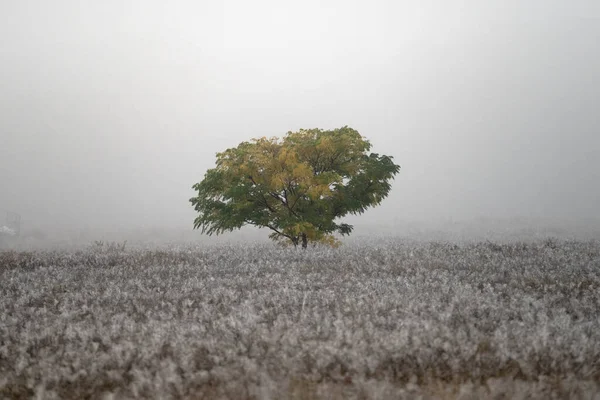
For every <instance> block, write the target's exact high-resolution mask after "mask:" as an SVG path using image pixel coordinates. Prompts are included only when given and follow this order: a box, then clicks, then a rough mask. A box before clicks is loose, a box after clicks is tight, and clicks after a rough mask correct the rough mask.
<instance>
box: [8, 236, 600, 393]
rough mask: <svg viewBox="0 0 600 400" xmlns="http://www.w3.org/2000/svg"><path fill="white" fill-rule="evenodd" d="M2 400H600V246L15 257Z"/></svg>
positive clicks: (395, 246) (138, 251)
mask: <svg viewBox="0 0 600 400" xmlns="http://www.w3.org/2000/svg"><path fill="white" fill-rule="evenodd" d="M0 310H1V311H0V398H11V399H19V398H34V397H36V396H37V397H38V398H48V399H51V398H73V399H75V398H76V399H85V398H90V399H96V398H97V399H101V398H119V399H120V398H161V399H163V398H185V399H200V398H211V399H213V398H234V399H242V398H256V399H259V398H260V399H269V398H271V399H286V398H289V399H322V398H331V399H336V398H339V399H342V398H344V399H346V398H356V399H382V398H397V399H413V398H423V399H434V398H437V399H458V398H460V399H471V398H473V399H475V398H492V399H508V398H511V399H513V398H514V399H518V398H523V399H526V398H528V399H529V398H540V399H542V398H543V399H550V398H580V399H594V398H595V399H599V398H600V385H599V384H600V361H599V360H600V244H599V243H598V242H594V241H588V242H582V241H564V240H563V241H559V240H541V241H537V242H529V243H511V244H506V243H505V244H503V243H491V242H485V243H471V244H460V245H459V244H455V243H440V242H438V243H408V242H403V241H398V240H394V239H389V240H377V242H375V241H373V242H371V243H363V244H355V245H352V246H344V247H342V248H340V249H337V250H330V249H321V248H317V249H311V250H309V251H306V252H303V251H294V250H281V249H277V248H274V247H272V246H270V245H266V244H254V245H252V244H248V245H233V246H227V245H220V246H212V247H204V248H200V247H189V246H187V247H186V246H181V247H176V246H172V247H169V248H161V249H144V248H130V247H129V248H126V247H124V246H121V245H118V244H115V245H111V246H109V245H105V244H100V243H96V244H95V245H94V246H91V247H90V248H88V249H84V250H71V251H58V250H57V251H36V252H14V251H12V252H11V251H4V252H2V253H0Z"/></svg>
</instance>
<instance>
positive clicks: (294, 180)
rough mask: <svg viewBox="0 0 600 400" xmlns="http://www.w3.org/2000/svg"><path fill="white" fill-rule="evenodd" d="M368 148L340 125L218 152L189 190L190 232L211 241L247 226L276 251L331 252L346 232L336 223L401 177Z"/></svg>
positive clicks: (346, 228)
mask: <svg viewBox="0 0 600 400" xmlns="http://www.w3.org/2000/svg"><path fill="white" fill-rule="evenodd" d="M370 148H371V144H370V143H369V141H368V140H366V139H365V138H363V137H362V136H361V135H360V134H359V133H358V132H357V131H356V130H354V129H352V128H349V127H347V126H346V127H343V128H340V129H335V130H328V131H326V130H321V129H309V130H304V129H303V130H300V131H298V132H288V133H287V135H286V136H285V137H284V138H283V140H279V139H278V138H271V139H267V138H264V137H263V138H260V139H253V140H252V141H251V142H242V143H241V144H240V145H239V146H238V147H236V148H230V149H227V150H225V151H224V152H222V153H218V154H217V161H216V167H215V168H213V169H210V170H208V171H207V172H206V174H205V176H204V180H202V181H201V182H199V183H197V184H195V185H194V186H193V188H194V190H196V191H197V192H198V195H197V196H196V197H194V198H192V199H190V202H191V203H192V205H193V206H194V208H195V210H196V211H197V212H199V213H200V215H199V216H198V217H197V218H196V220H195V221H194V228H200V227H201V228H202V232H203V233H207V234H209V235H211V234H213V233H215V234H220V233H223V232H226V231H232V230H234V229H239V228H241V227H242V226H244V225H246V224H248V225H254V226H258V227H266V228H269V229H270V230H271V231H273V232H272V234H271V235H270V236H269V237H270V238H271V239H273V240H276V241H278V242H280V243H283V244H293V245H294V246H297V245H298V244H299V243H302V247H303V248H306V247H307V245H308V243H309V242H313V243H325V244H328V245H331V246H334V247H335V246H337V245H339V241H338V240H337V239H336V238H335V237H334V235H333V233H339V234H341V235H348V234H350V233H351V232H352V225H349V224H346V223H337V222H335V221H336V220H337V219H339V218H342V217H344V216H346V215H348V214H361V213H363V212H364V211H365V210H366V209H368V208H369V207H372V206H376V205H378V204H380V203H381V201H382V200H383V199H385V198H386V197H387V195H388V193H389V191H390V188H391V185H390V182H389V181H390V180H391V179H393V177H394V175H395V174H397V173H398V172H399V170H400V166H398V165H396V164H394V163H393V162H392V157H390V156H385V155H379V154H376V153H370V154H368V151H369V150H370Z"/></svg>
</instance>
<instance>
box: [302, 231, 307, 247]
mask: <svg viewBox="0 0 600 400" xmlns="http://www.w3.org/2000/svg"><path fill="white" fill-rule="evenodd" d="M307 247H308V238H307V237H306V233H302V248H303V249H306V248H307Z"/></svg>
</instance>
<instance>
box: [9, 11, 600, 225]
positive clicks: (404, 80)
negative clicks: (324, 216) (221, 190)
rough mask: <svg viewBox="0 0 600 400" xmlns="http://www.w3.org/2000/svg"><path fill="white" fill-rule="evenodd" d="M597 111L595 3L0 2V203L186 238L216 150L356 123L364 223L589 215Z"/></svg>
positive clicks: (61, 221)
mask: <svg viewBox="0 0 600 400" xmlns="http://www.w3.org/2000/svg"><path fill="white" fill-rule="evenodd" d="M599 105H600V2H599V1H597V0H589V1H584V0H579V1H578V0H574V1H566V0H527V1H526V0H487V1H481V0H477V1H476V0H473V1H466V0H461V1H458V0H457V1H446V0H411V1H392V0H390V1H377V0H371V1H341V0H339V1H337V0H336V1H331V0H330V1H327V0H318V1H317V0H309V1H293V2H291V1H281V0H269V1H266V0H255V1H244V0H236V1H198V0H196V1H169V2H167V1H160V2H159V1H150V0H144V1H142V0H137V1H124V0H118V1H117V0H110V1H81V0H72V1H67V0H54V1H44V0H38V1H26V0H19V1H4V2H2V3H1V4H0V208H2V209H9V210H14V211H17V212H19V213H21V214H22V216H23V219H24V221H26V222H27V224H28V225H29V226H33V225H35V224H39V225H40V226H49V225H56V226H69V227H77V226H81V227H85V228H92V229H93V228H95V227H102V228H126V227H142V226H168V227H183V228H191V226H192V220H193V218H194V212H193V209H192V207H191V205H190V203H189V202H188V200H189V198H190V197H192V196H193V195H194V193H193V191H192V189H191V186H192V184H194V183H195V182H197V181H199V180H201V179H202V177H203V175H204V172H205V171H206V169H208V168H211V167H212V166H213V165H214V159H215V153H216V152H218V151H222V150H224V149H226V148H228V147H234V146H236V145H237V144H238V143H239V142H241V141H243V140H248V139H250V138H252V137H257V136H281V135H283V134H285V132H287V131H289V130H297V129H299V128H313V127H319V128H324V129H332V128H337V127H341V126H343V125H349V126H351V127H353V128H355V129H357V130H358V131H359V132H360V133H361V134H363V135H364V136H366V137H367V138H368V139H369V140H371V142H372V144H373V149H372V150H373V151H374V152H379V153H383V154H387V155H392V156H394V158H395V161H396V162H397V163H398V164H400V165H401V166H402V170H401V172H400V174H399V175H398V176H397V178H396V180H395V182H394V186H393V189H392V192H391V194H390V196H389V197H388V198H387V199H386V200H385V201H384V203H383V204H382V205H381V206H380V207H379V208H376V209H374V210H373V211H370V212H369V213H367V215H365V216H363V217H359V218H370V219H371V220H372V221H379V220H381V221H384V220H386V221H389V220H390V218H398V219H400V220H401V219H416V220H435V219H454V220H461V219H469V218H473V217H481V216H487V217H494V218H496V217H514V216H525V217H557V216H558V217H564V218H579V219H585V218H588V217H592V216H593V217H598V215H599V213H598V205H599V204H600V109H599ZM351 220H352V221H356V220H357V219H351Z"/></svg>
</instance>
